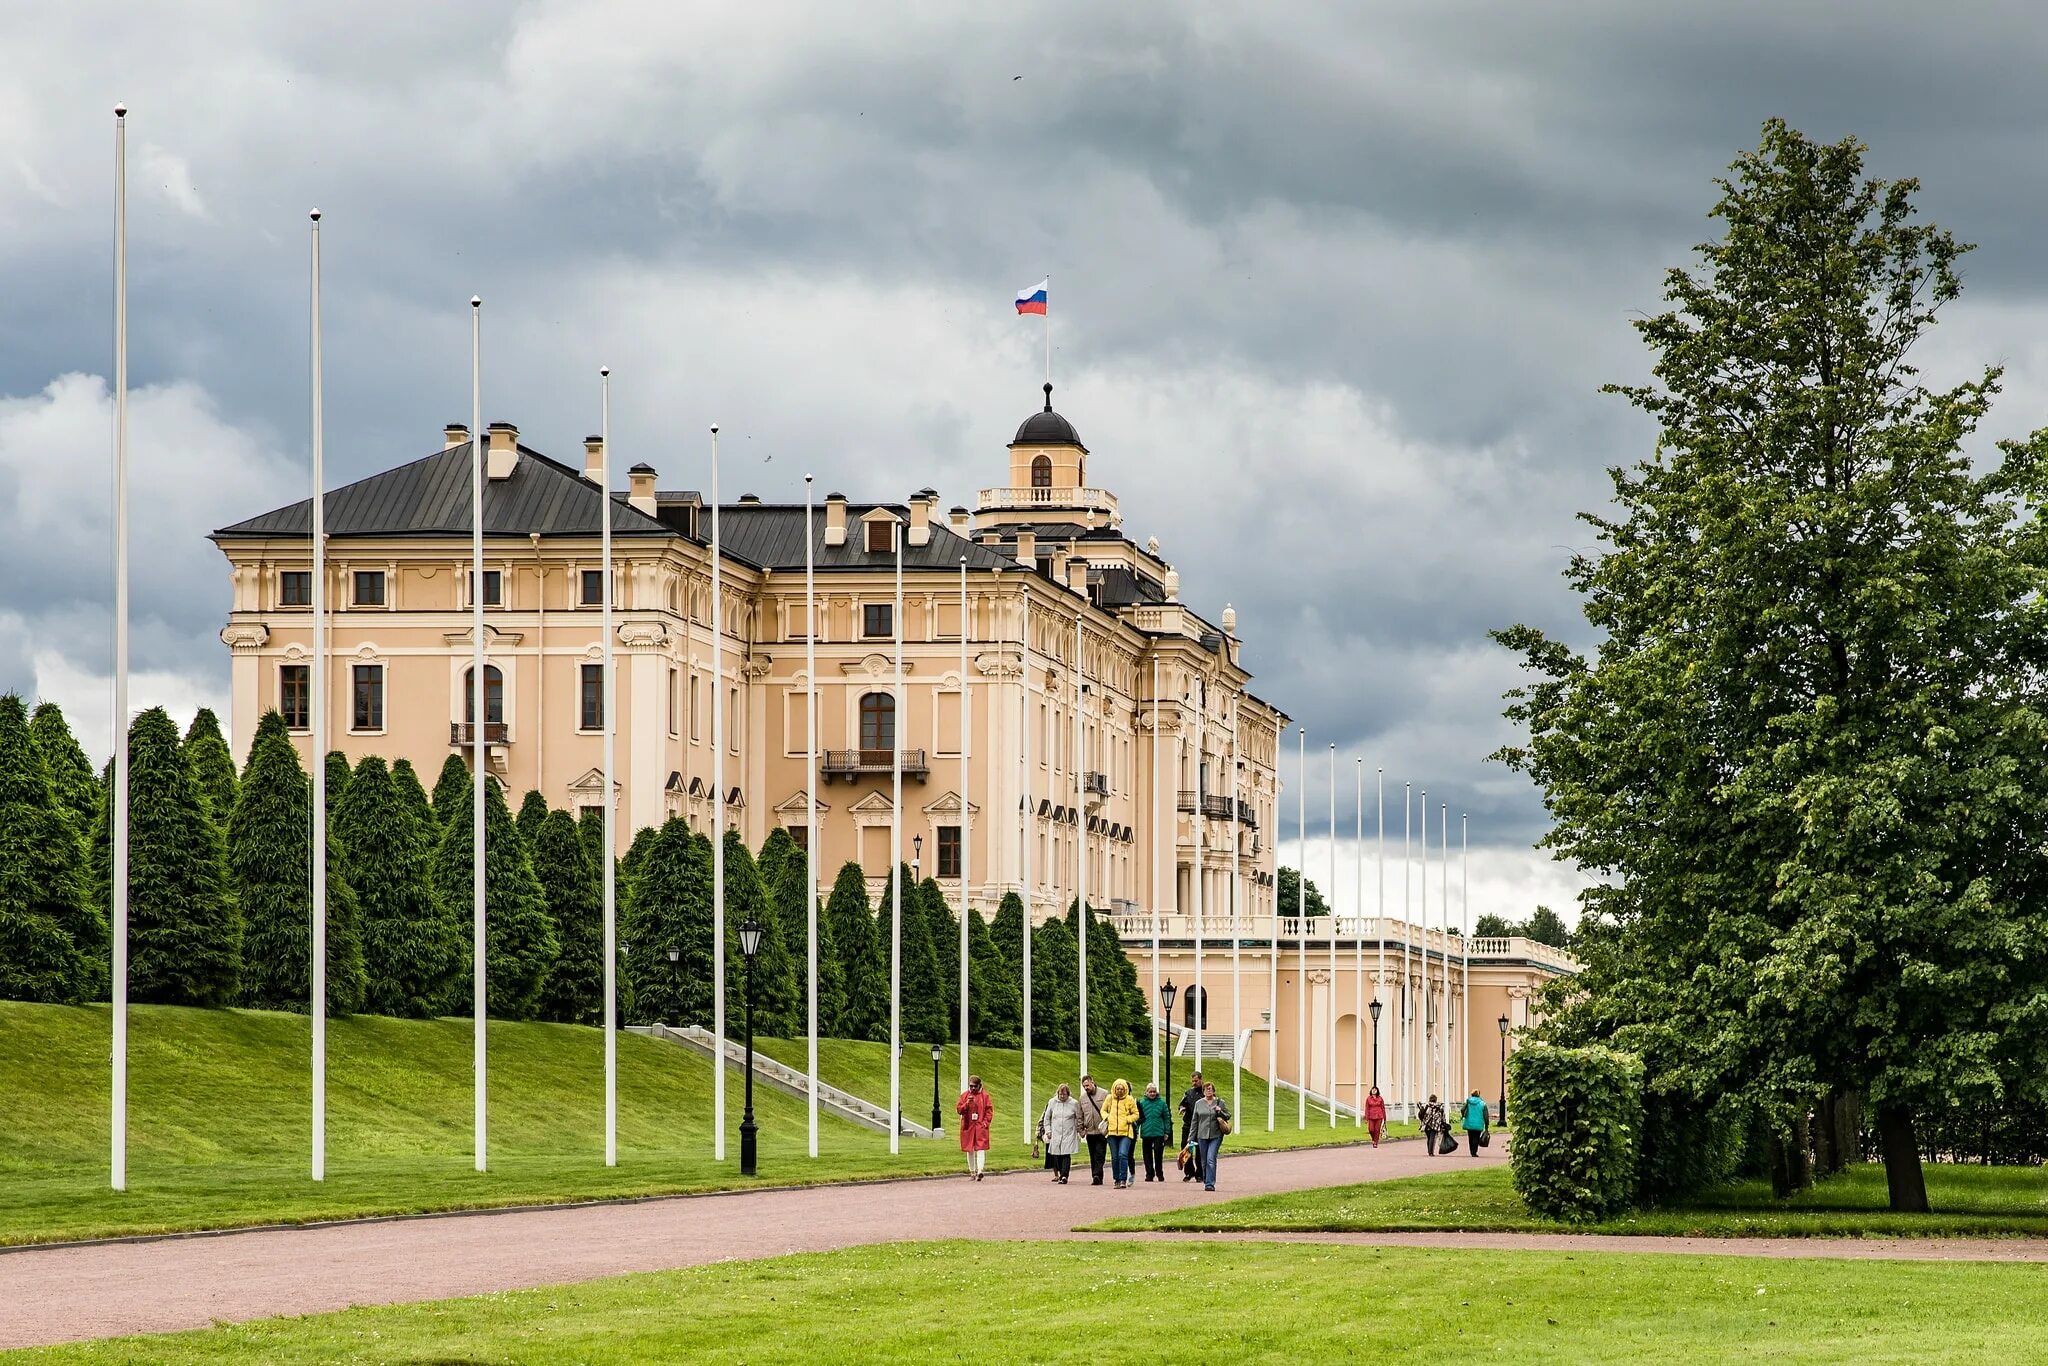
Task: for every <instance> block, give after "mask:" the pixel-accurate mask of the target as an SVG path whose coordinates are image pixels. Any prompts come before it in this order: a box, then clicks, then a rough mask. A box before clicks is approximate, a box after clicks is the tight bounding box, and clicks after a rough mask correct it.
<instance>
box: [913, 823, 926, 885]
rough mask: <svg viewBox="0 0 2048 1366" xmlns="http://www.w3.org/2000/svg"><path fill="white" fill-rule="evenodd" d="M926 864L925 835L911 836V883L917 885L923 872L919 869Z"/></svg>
mask: <svg viewBox="0 0 2048 1366" xmlns="http://www.w3.org/2000/svg"><path fill="white" fill-rule="evenodd" d="M923 866H924V836H923V835H912V836H911V837H910V885H911V886H913V887H915V886H916V885H917V883H918V880H919V879H920V878H921V877H923V874H922V873H920V872H919V871H918V870H919V869H920V868H922V867H923Z"/></svg>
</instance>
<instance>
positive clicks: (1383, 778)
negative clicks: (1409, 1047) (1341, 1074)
mask: <svg viewBox="0 0 2048 1366" xmlns="http://www.w3.org/2000/svg"><path fill="white" fill-rule="evenodd" d="M1373 772H1374V775H1375V776H1374V782H1375V784H1376V787H1375V790H1376V792H1377V793H1378V796H1377V799H1376V800H1375V801H1374V803H1373V805H1374V806H1375V808H1376V809H1377V811H1378V819H1379V830H1380V837H1379V844H1380V847H1379V882H1380V893H1379V905H1378V910H1377V911H1376V912H1375V914H1376V915H1377V916H1378V917H1379V922H1380V934H1379V941H1380V961H1379V971H1378V973H1377V975H1376V976H1375V977H1374V978H1373V988H1372V998H1373V1000H1375V1001H1378V1000H1379V999H1380V998H1381V997H1382V996H1383V995H1385V994H1386V985H1387V770H1386V769H1385V768H1375V769H1374V770H1373ZM1404 989H1405V988H1404ZM1380 1009H1381V1012H1382V1013H1385V1010H1386V1006H1385V1004H1384V1003H1382V1004H1381V1007H1380ZM1387 1028H1388V1030H1389V1031H1393V1032H1397V1031H1399V1029H1400V1028H1401V1025H1400V1022H1399V1021H1398V1020H1389V1021H1388V1022H1387ZM1382 1056H1384V1057H1385V1058H1386V1059H1387V1062H1388V1066H1387V1084H1388V1085H1389V1086H1391V1085H1393V1082H1394V1077H1393V1072H1394V1068H1393V1065H1392V1064H1393V1058H1394V1055H1393V1053H1392V1052H1391V1051H1390V1050H1387V1049H1382V1048H1381V1047H1380V1045H1379V1040H1377V1039H1375V1040H1373V1046H1372V1065H1373V1066H1374V1067H1375V1068H1377V1067H1378V1066H1379V1065H1380V1058H1381V1057H1382Z"/></svg>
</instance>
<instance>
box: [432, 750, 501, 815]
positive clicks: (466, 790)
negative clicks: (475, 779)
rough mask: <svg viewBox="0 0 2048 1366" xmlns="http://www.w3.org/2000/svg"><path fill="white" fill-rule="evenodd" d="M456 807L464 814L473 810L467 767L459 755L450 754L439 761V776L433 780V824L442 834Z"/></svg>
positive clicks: (488, 784)
mask: <svg viewBox="0 0 2048 1366" xmlns="http://www.w3.org/2000/svg"><path fill="white" fill-rule="evenodd" d="M484 786H485V787H489V786H490V783H489V782H488V781H486V782H485V783H484ZM457 807H461V808H462V809H463V811H464V812H471V811H472V810H473V804H472V794H471V791H470V781H469V765H468V764H467V763H466V762H464V761H463V757H462V755H461V754H459V753H451V754H450V755H449V756H448V757H447V758H446V759H443V760H442V761H441V776H440V777H438V778H436V779H434V824H435V825H436V826H438V827H440V829H441V830H442V831H443V832H446V830H447V829H448V822H449V821H450V820H452V819H453V818H454V814H455V808H457ZM464 819H465V820H467V819H468V816H466V815H465V817H464Z"/></svg>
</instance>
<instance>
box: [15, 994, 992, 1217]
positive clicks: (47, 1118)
mask: <svg viewBox="0 0 2048 1366" xmlns="http://www.w3.org/2000/svg"><path fill="white" fill-rule="evenodd" d="M470 1028H471V1027H470V1023H469V1021H467V1020H391V1019H383V1018H377V1017H370V1016H359V1017H356V1018H353V1019H346V1020H334V1021H331V1022H330V1023H329V1026H328V1148H327V1151H328V1168H327V1180H326V1181H325V1182H323V1183H320V1184H318V1185H316V1184H314V1183H313V1182H312V1181H311V1180H309V1179H308V1178H307V1166H306V1164H307V1144H308V1136H309V1132H310V1128H311V1122H312V1121H311V1102H310V1100H309V1098H308V1094H307V1085H308V1083H307V1071H306V1068H307V1050H308V1047H309V1037H310V1027H309V1025H308V1022H307V1021H306V1020H305V1018H304V1017H302V1016H294V1015H283V1014H275V1013H270V1012H263V1011H243V1010H186V1009H177V1008H172V1007H158V1006H137V1007H135V1008H134V1009H133V1012H132V1015H131V1019H130V1028H129V1102H128V1104H129V1123H128V1151H129V1174H128V1175H129V1181H128V1185H129V1188H128V1190H127V1191H126V1192H125V1193H118V1194H117V1193H116V1192H114V1191H113V1190H111V1189H109V1187H108V1176H107V1161H108V1147H109V1120H108V1089H107V1087H108V1077H107V1057H108V1051H109V1047H110V1044H109V1037H110V1017H109V1011H108V1009H107V1008H106V1007H104V1006H101V1007H97V1008H93V1007H64V1006H38V1005H26V1004H21V1003H18V1002H0V1244H8V1243H25V1242H47V1241H54V1240H61V1239H71V1238H87V1237H101V1236H107V1235H112V1234H121V1233H153V1232H163V1231H169V1230H177V1229H192V1228H214V1227H226V1226H232V1225H241V1224H254V1223H272V1222H301V1221H306V1220H315V1219H328V1218H344V1217H349V1216H357V1215H366V1214H395V1213H406V1212H413V1211H422V1210H436V1209H458V1208H472V1207H479V1206H488V1205H506V1204H525V1203H546V1202H552V1201H563V1200H577V1199H590V1198H597V1197H606V1196H632V1195H651V1194H664V1193H675V1192H684V1191H695V1190H710V1189H719V1188H726V1187H731V1186H735V1185H739V1184H742V1183H741V1181H740V1177H739V1138H738V1133H739V1122H740V1095H741V1092H740V1085H739V1078H738V1076H737V1074H734V1075H732V1076H729V1077H728V1079H727V1080H728V1083H729V1085H728V1088H727V1093H726V1094H727V1110H726V1118H727V1127H728V1129H729V1131H730V1136H729V1138H728V1141H727V1146H726V1152H727V1160H726V1162H724V1163H723V1164H719V1163H716V1162H713V1161H712V1159H711V1152H710V1149H711V1130H712V1118H711V1113H712V1110H711V1063H710V1060H709V1059H707V1058H703V1057H701V1056H699V1055H697V1054H695V1053H692V1052H691V1051H690V1050H688V1049H684V1048H679V1047H677V1046H676V1045H674V1044H667V1043H657V1042H655V1041H653V1040H650V1039H645V1038H641V1037H639V1036H636V1035H630V1034H627V1035H621V1036H620V1039H619V1165H618V1166H617V1167H615V1168H610V1169H607V1168H606V1167H604V1166H603V1163H602V1157H603V1143H602V1135H603V1127H602V1126H603V1115H602V1104H603V1071H602V1069H603V1036H602V1035H601V1034H599V1033H598V1032H597V1031H596V1030H594V1029H587V1028H578V1027H574V1026H569V1025H547V1024H510V1023H496V1022H494V1023H493V1024H492V1025H491V1026H490V1068H491V1071H490V1086H491V1107H490V1126H491V1127H490V1168H491V1170H490V1171H489V1172H488V1173H486V1174H479V1173H477V1172H476V1171H474V1170H473V1168H472V1161H471V1148H470V1123H471V1109H470V1107H471V1092H470V1046H471V1033H470ZM756 1110H757V1112H758V1117H759V1120H760V1123H761V1167H760V1170H761V1173H762V1175H761V1178H760V1180H759V1184H794V1183H798V1182H807V1181H832V1180H846V1179H851V1178H857V1177H877V1176H910V1175H917V1174H921V1173H927V1172H937V1171H946V1172H950V1171H952V1170H953V1169H954V1167H955V1166H956V1165H957V1163H958V1161H959V1154H958V1152H957V1149H956V1148H955V1146H954V1145H953V1144H952V1143H951V1142H942V1143H928V1142H918V1141H914V1140H906V1141H905V1143H904V1145H903V1152H902V1153H901V1155H900V1156H897V1157H893V1158H892V1157H891V1156H890V1155H889V1151H888V1137H887V1135H885V1134H879V1133H876V1132H874V1131H872V1130H869V1129H863V1128H859V1127H857V1126H855V1125H851V1124H847V1123H844V1122H843V1121H838V1120H833V1119H830V1118H828V1117H827V1118H821V1119H820V1144H819V1147H820V1156H819V1158H818V1159H817V1160H816V1161H812V1160H811V1159H809V1158H808V1157H807V1156H805V1133H804V1128H805V1126H804V1111H803V1105H802V1103H801V1102H800V1101H798V1100H795V1099H793V1098H791V1097H788V1096H784V1095H782V1094H780V1093H778V1092H775V1091H771V1090H768V1089H766V1088H760V1089H758V1090H757V1094H756Z"/></svg>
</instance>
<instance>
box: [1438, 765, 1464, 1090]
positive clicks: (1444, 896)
mask: <svg viewBox="0 0 2048 1366" xmlns="http://www.w3.org/2000/svg"><path fill="white" fill-rule="evenodd" d="M1436 858H1437V899H1438V901H1439V902H1440V903H1441V904H1442V907H1443V925H1444V1030H1443V1034H1444V1066H1443V1074H1444V1091H1445V1094H1449V1093H1450V1089H1451V1076H1452V1072H1451V1049H1452V1047H1453V1046H1454V1044H1456V1043H1457V1042H1458V1041H1457V1040H1455V1039H1453V1038H1452V1035H1454V1034H1456V1033H1457V1032H1458V1031H1457V1026H1456V1023H1455V1020H1454V1017H1453V1016H1452V1015H1451V804H1450V803H1449V802H1438V803H1437V837H1436ZM1463 1070H1464V1069H1463V1068H1460V1069H1459V1072H1460V1073H1462V1072H1463ZM1461 1080H1462V1077H1461ZM1458 1094H1459V1096H1461V1097H1462V1096H1463V1095H1464V1093H1463V1092H1462V1091H1461V1092H1459V1093H1458Z"/></svg>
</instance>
